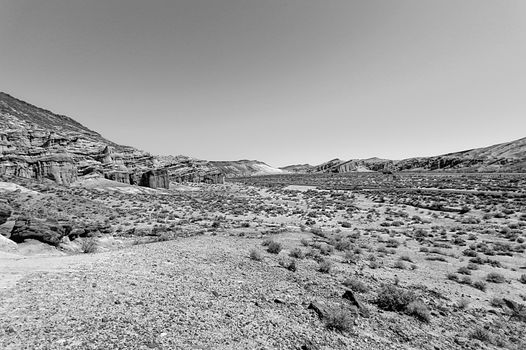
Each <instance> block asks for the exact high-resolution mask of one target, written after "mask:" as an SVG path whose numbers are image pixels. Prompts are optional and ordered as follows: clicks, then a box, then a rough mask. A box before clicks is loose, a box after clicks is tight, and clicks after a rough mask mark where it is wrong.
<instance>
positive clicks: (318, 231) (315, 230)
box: [310, 227, 325, 237]
mask: <svg viewBox="0 0 526 350" xmlns="http://www.w3.org/2000/svg"><path fill="white" fill-rule="evenodd" d="M310 232H311V233H312V234H313V235H316V236H321V237H325V234H324V233H323V230H322V229H321V228H319V227H313V228H311V229H310Z"/></svg>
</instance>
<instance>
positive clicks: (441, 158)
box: [284, 138, 526, 173]
mask: <svg viewBox="0 0 526 350" xmlns="http://www.w3.org/2000/svg"><path fill="white" fill-rule="evenodd" d="M291 167H292V168H294V167H295V166H291ZM287 168H289V167H285V168H284V169H287ZM298 171H299V172H334V173H346V172H361V171H383V172H387V171H451V172H526V138H522V139H519V140H515V141H511V142H505V143H500V144H496V145H493V146H488V147H483V148H475V149H470V150H465V151H460V152H454V153H447V154H442V155H438V156H432V157H416V158H407V159H403V160H390V159H381V158H376V157H374V158H368V159H351V160H348V161H342V160H340V159H332V160H330V161H327V162H324V163H322V164H319V165H316V166H314V167H311V168H305V169H301V170H298Z"/></svg>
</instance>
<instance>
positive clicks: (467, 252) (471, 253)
mask: <svg viewBox="0 0 526 350" xmlns="http://www.w3.org/2000/svg"><path fill="white" fill-rule="evenodd" d="M462 254H464V255H465V256H470V257H476V256H477V252H476V251H474V250H473V249H466V250H464V251H462Z"/></svg>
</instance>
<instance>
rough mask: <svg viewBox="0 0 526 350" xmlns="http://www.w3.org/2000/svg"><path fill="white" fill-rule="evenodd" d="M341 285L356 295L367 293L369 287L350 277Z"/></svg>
mask: <svg viewBox="0 0 526 350" xmlns="http://www.w3.org/2000/svg"><path fill="white" fill-rule="evenodd" d="M343 285H344V286H345V287H347V288H349V289H350V290H352V291H353V292H357V293H367V292H368V291H369V287H368V286H367V285H366V284H365V283H363V282H362V281H360V280H358V279H355V278H352V277H349V278H347V279H346V280H345V281H343Z"/></svg>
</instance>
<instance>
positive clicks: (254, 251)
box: [250, 249, 263, 261]
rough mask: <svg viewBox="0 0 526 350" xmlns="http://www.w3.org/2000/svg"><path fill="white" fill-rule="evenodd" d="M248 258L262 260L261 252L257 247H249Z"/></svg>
mask: <svg viewBox="0 0 526 350" xmlns="http://www.w3.org/2000/svg"><path fill="white" fill-rule="evenodd" d="M250 259H252V260H255V261H261V260H263V257H262V256H261V252H260V251H259V250H257V249H251V250H250Z"/></svg>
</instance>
